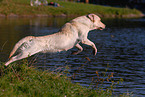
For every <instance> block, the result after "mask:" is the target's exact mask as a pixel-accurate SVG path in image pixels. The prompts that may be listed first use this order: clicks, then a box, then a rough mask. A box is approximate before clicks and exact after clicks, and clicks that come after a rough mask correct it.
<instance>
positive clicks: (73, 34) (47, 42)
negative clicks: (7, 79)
mask: <svg viewBox="0 0 145 97" xmlns="http://www.w3.org/2000/svg"><path fill="white" fill-rule="evenodd" d="M104 28H105V25H104V24H103V23H102V22H101V19H100V18H99V17H98V16H97V15H95V14H89V15H86V16H80V17H77V18H75V19H73V20H72V21H70V22H68V23H66V24H65V25H64V26H63V27H62V28H61V29H60V31H59V32H58V33H55V34H52V35H47V36H40V37H34V36H28V37H25V38H23V39H21V40H20V41H19V42H18V43H16V45H15V47H14V48H13V50H12V52H11V53H10V56H9V58H11V59H10V60H9V61H8V62H6V64H5V65H6V66H7V65H8V64H10V63H12V62H14V61H16V60H20V59H23V58H26V57H28V56H31V55H34V54H36V53H39V52H60V51H64V50H65V51H67V50H68V49H71V48H73V47H74V46H75V47H77V48H78V49H79V50H78V51H77V52H74V53H73V54H78V53H80V52H81V51H82V50H83V48H82V47H81V46H80V45H79V43H80V42H82V43H83V44H86V45H90V46H92V48H93V49H94V51H95V52H94V55H96V53H97V48H96V46H95V44H94V43H93V42H91V41H90V40H89V39H88V38H87V36H88V32H89V31H90V30H94V29H100V30H102V29H104Z"/></svg>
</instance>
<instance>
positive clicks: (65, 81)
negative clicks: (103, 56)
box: [0, 62, 130, 97]
mask: <svg viewBox="0 0 145 97" xmlns="http://www.w3.org/2000/svg"><path fill="white" fill-rule="evenodd" d="M0 64H1V65H0V79H1V81H0V97H111V96H112V90H113V89H112V88H113V86H112V85H111V87H110V88H108V89H106V90H103V89H102V88H99V89H97V90H93V89H88V88H85V87H82V86H80V85H79V84H74V83H71V81H70V80H69V78H68V77H67V76H65V74H64V72H63V73H62V72H59V73H56V72H50V71H41V70H39V69H36V68H34V67H32V66H27V65H28V62H24V63H23V64H22V65H18V64H15V63H13V64H11V65H9V66H8V67H5V66H4V63H0ZM96 74H97V76H98V81H97V83H98V82H99V80H100V83H103V80H104V79H103V78H99V74H98V72H96ZM112 76H113V74H111V75H109V76H108V77H107V80H110V79H111V77H112ZM104 78H105V77H104ZM114 83H115V82H113V83H112V84H114ZM129 95H130V94H129ZM129 95H128V94H123V95H122V96H123V97H129Z"/></svg>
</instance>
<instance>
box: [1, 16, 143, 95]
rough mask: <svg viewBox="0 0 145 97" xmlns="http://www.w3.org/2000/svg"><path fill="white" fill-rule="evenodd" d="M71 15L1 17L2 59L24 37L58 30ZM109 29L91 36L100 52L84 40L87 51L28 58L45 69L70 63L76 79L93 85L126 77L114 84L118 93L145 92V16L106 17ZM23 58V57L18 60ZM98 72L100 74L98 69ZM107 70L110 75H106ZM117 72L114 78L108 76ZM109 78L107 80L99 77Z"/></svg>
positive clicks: (94, 86) (105, 85) (57, 68)
mask: <svg viewBox="0 0 145 97" xmlns="http://www.w3.org/2000/svg"><path fill="white" fill-rule="evenodd" d="M70 20H71V18H9V19H7V18H0V61H2V62H5V61H6V60H7V58H8V56H9V53H10V51H11V50H12V48H13V46H14V44H15V43H16V42H17V41H18V40H20V39H21V38H23V37H25V36H28V35H34V36H41V35H47V34H52V33H55V32H57V31H58V30H59V28H60V27H61V26H62V25H63V24H64V23H66V22H68V21H70ZM103 22H104V23H105V24H106V29H105V30H103V31H99V30H94V31H91V32H90V33H89V36H88V38H89V39H90V40H91V41H93V42H94V43H95V44H96V47H97V48H98V53H97V55H96V56H94V55H93V54H92V51H93V50H92V48H91V47H89V46H87V45H84V44H81V45H82V47H83V48H84V51H83V52H81V53H79V54H78V55H71V52H72V51H75V50H77V49H76V48H73V49H71V50H68V51H66V52H60V53H51V54H49V53H46V54H36V55H35V56H33V57H31V58H28V59H29V60H31V62H33V60H35V62H34V63H33V65H34V66H36V67H38V68H40V69H43V70H53V71H59V70H60V71H61V70H64V69H65V68H66V66H68V67H69V69H68V71H69V72H70V74H68V76H73V77H72V78H71V79H72V82H74V83H75V82H78V83H80V85H82V86H91V87H92V88H94V89H95V88H97V87H102V88H104V89H106V88H108V87H110V85H111V82H110V81H111V80H114V81H115V82H116V81H118V80H119V79H123V80H124V81H123V83H119V84H118V85H116V88H114V95H118V94H121V93H127V92H129V93H130V92H132V94H133V96H138V97H144V96H145V92H144V91H145V19H144V18H142V19H124V20H123V19H103ZM18 62H19V61H18ZM96 72H97V73H98V75H97V73H96ZM104 74H106V76H104ZM111 74H113V76H112V78H111V80H110V79H109V80H110V81H107V78H108V77H107V76H108V75H111ZM101 78H102V79H105V80H104V82H103V84H102V85H101V84H100V83H99V85H98V79H101Z"/></svg>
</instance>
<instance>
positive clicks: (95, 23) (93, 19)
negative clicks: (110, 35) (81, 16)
mask: <svg viewBox="0 0 145 97" xmlns="http://www.w3.org/2000/svg"><path fill="white" fill-rule="evenodd" d="M87 18H89V19H90V20H91V22H93V25H92V26H91V29H92V30H94V29H99V30H103V29H104V28H105V24H103V23H102V22H101V19H100V18H99V17H98V16H97V15H95V14H88V15H87Z"/></svg>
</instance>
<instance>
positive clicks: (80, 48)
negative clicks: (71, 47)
mask: <svg viewBox="0 0 145 97" xmlns="http://www.w3.org/2000/svg"><path fill="white" fill-rule="evenodd" d="M75 47H76V48H78V49H79V50H78V51H75V52H72V54H73V55H76V54H78V53H80V52H82V51H83V48H82V47H81V46H80V45H79V44H76V45H75Z"/></svg>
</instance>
